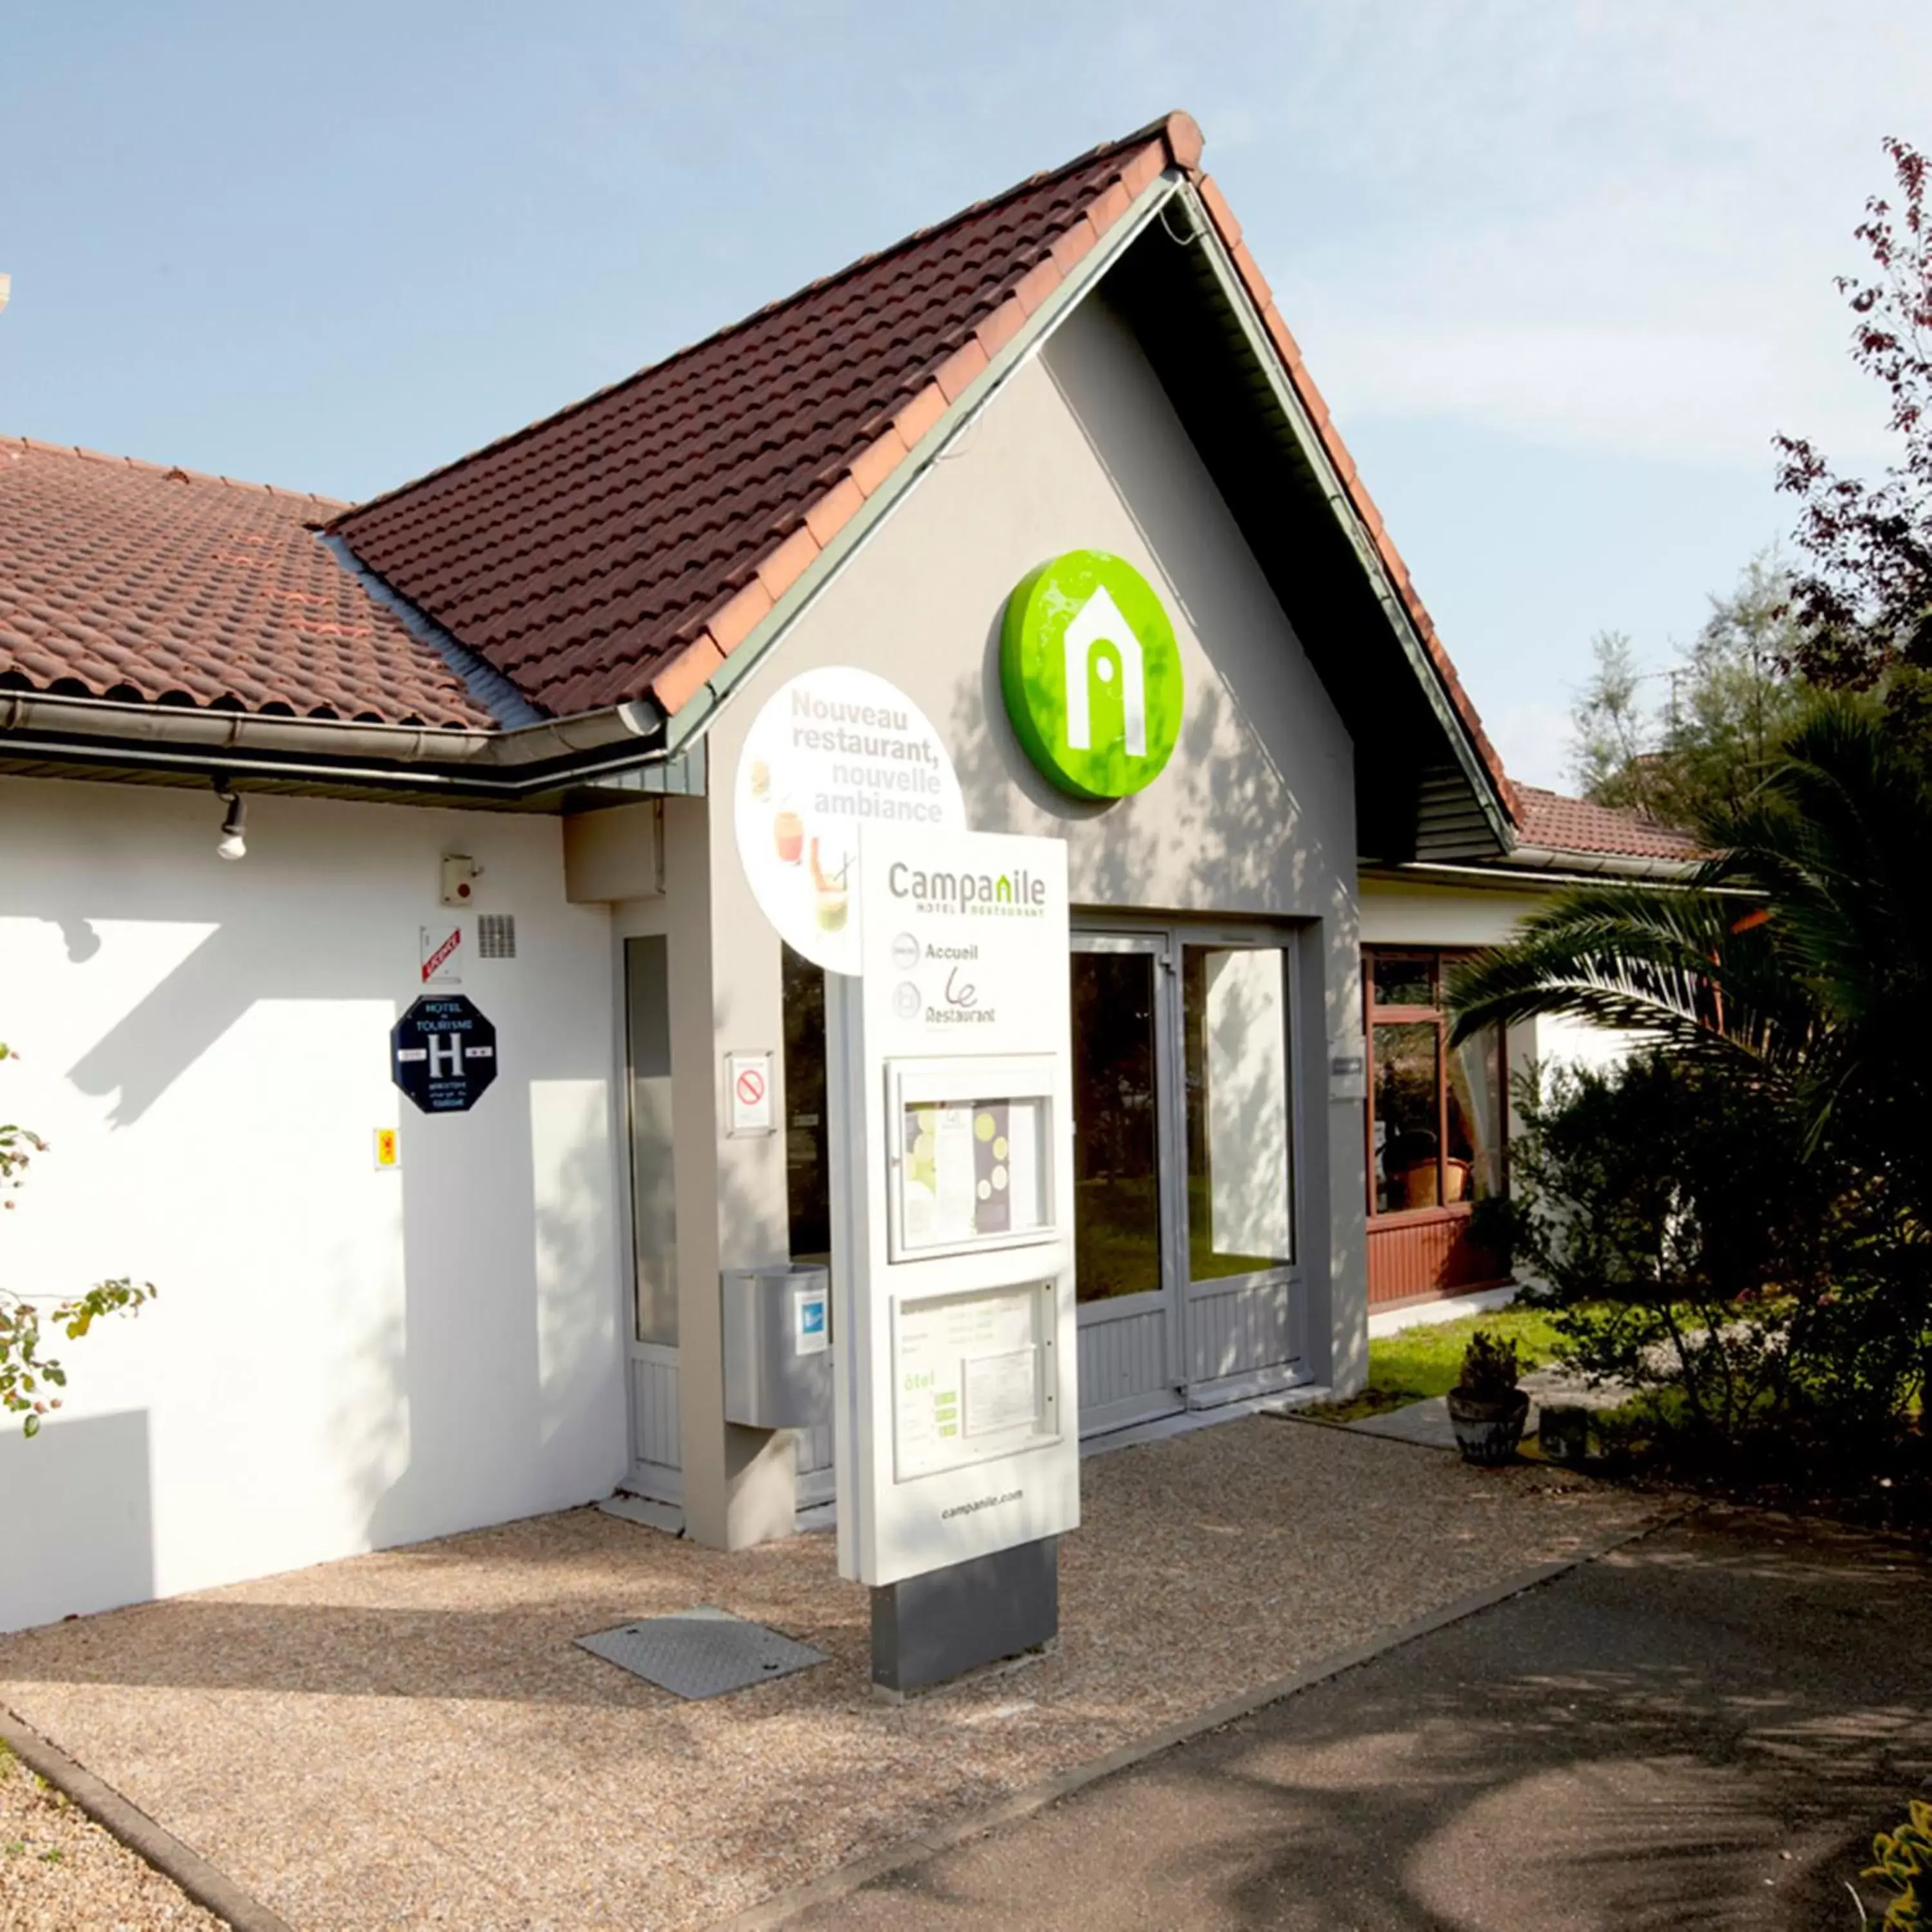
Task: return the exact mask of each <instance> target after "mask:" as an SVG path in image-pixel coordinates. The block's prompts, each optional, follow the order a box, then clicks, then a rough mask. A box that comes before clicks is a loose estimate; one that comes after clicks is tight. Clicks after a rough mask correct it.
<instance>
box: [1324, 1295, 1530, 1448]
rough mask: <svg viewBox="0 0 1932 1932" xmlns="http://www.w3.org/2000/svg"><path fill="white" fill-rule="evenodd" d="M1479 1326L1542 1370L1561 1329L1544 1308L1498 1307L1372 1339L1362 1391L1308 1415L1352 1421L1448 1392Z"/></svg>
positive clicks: (1454, 1383) (1527, 1362)
mask: <svg viewBox="0 0 1932 1932" xmlns="http://www.w3.org/2000/svg"><path fill="white" fill-rule="evenodd" d="M1478 1328H1481V1329H1485V1330H1487V1331H1488V1332H1489V1333H1490V1334H1492V1335H1494V1336H1496V1337H1498V1338H1499V1340H1506V1341H1513V1342H1514V1343H1516V1345H1517V1353H1518V1355H1520V1357H1521V1358H1522V1359H1523V1366H1524V1367H1525V1368H1526V1369H1529V1368H1541V1367H1543V1366H1544V1364H1546V1363H1547V1362H1550V1361H1554V1360H1555V1358H1556V1329H1555V1328H1554V1327H1553V1325H1552V1324H1551V1322H1550V1316H1549V1314H1548V1313H1547V1311H1546V1310H1543V1309H1541V1308H1497V1309H1492V1310H1490V1313H1487V1315H1466V1316H1463V1318H1462V1319H1461V1320H1460V1321H1457V1322H1429V1323H1427V1324H1425V1325H1423V1326H1421V1327H1419V1328H1405V1329H1403V1331H1401V1333H1400V1334H1395V1335H1384V1336H1380V1337H1375V1338H1373V1339H1372V1340H1370V1343H1369V1382H1368V1386H1367V1388H1365V1389H1364V1390H1363V1391H1362V1392H1361V1394H1360V1395H1358V1396H1355V1397H1352V1398H1351V1399H1350V1400H1349V1401H1347V1402H1337V1403H1325V1404H1323V1405H1322V1406H1321V1407H1320V1408H1319V1409H1307V1410H1304V1412H1303V1413H1304V1414H1305V1415H1309V1416H1311V1417H1313V1418H1316V1419H1317V1420H1319V1421H1323V1422H1353V1421H1355V1420H1356V1418H1358V1417H1359V1416H1364V1415H1382V1413H1383V1412H1385V1411H1386V1410H1388V1409H1400V1408H1402V1407H1403V1406H1404V1405H1405V1404H1406V1403H1412V1402H1422V1401H1424V1400H1427V1398H1428V1397H1430V1396H1435V1395H1447V1394H1448V1393H1449V1391H1451V1389H1452V1388H1454V1387H1455V1386H1456V1382H1457V1375H1458V1373H1459V1372H1460V1370H1461V1368H1462V1366H1463V1350H1464V1349H1466V1348H1467V1347H1468V1346H1469V1337H1471V1336H1472V1335H1473V1334H1475V1332H1476V1331H1477V1330H1478Z"/></svg>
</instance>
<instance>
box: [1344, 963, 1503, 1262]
mask: <svg viewBox="0 0 1932 1932" xmlns="http://www.w3.org/2000/svg"><path fill="white" fill-rule="evenodd" d="M1476 950H1477V949H1476V948H1475V947H1448V946H1401V945H1395V946H1364V947H1363V948H1362V1034H1363V1042H1364V1064H1365V1065H1366V1067H1367V1070H1368V1080H1367V1088H1368V1096H1367V1105H1366V1106H1364V1109H1363V1122H1362V1136H1363V1149H1364V1172H1365V1175H1366V1179H1367V1187H1366V1190H1365V1191H1366V1193H1367V1205H1368V1219H1369V1222H1370V1225H1371V1226H1375V1227H1388V1226H1418V1225H1421V1224H1423V1223H1428V1222H1436V1221H1458V1220H1467V1219H1468V1218H1469V1215H1470V1214H1472V1212H1473V1211H1474V1210H1475V1205H1476V1203H1475V1193H1474V1190H1473V1187H1472V1191H1471V1193H1470V1195H1469V1197H1468V1198H1466V1199H1463V1200H1461V1201H1449V1202H1445V1200H1444V1199H1443V1196H1444V1194H1445V1192H1446V1187H1447V1182H1448V1166H1447V1163H1448V1159H1449V1090H1450V1071H1449V1052H1450V1048H1449V1019H1448V1011H1447V1010H1446V1008H1445V1006H1444V1004H1443V1001H1442V985H1443V979H1444V976H1445V974H1447V972H1448V970H1449V968H1451V966H1453V965H1457V964H1458V963H1459V962H1461V961H1463V960H1465V959H1469V958H1471V957H1472V956H1473V954H1474V953H1475V951H1476ZM1383 960H1403V961H1415V962H1427V965H1428V967H1429V969H1430V983H1431V984H1432V986H1433V989H1434V990H1435V995H1436V998H1435V1001H1434V1003H1433V1004H1431V1005H1429V1006H1417V1005H1413V1004H1403V1005H1391V1006H1384V1005H1382V1004H1381V1003H1380V1002H1379V1001H1378V1000H1377V998H1376V965H1377V964H1378V963H1379V962H1381V961H1383ZM1378 1026H1431V1027H1433V1028H1434V1029H1435V1033H1436V1201H1435V1204H1434V1205H1433V1206H1430V1207H1426V1208H1390V1209H1387V1210H1384V1209H1382V1208H1378V1207H1377V1206H1376V1028H1377V1027H1378ZM1496 1032H1497V1034H1498V1039H1497V1043H1496V1079H1497V1084H1498V1087H1499V1092H1498V1094H1497V1095H1496V1101H1497V1112H1496V1120H1497V1123H1498V1126H1499V1130H1500V1145H1499V1147H1498V1148H1497V1150H1496V1179H1497V1186H1498V1192H1499V1194H1500V1195H1501V1196H1504V1197H1505V1198H1506V1197H1507V1196H1508V1193H1509V1186H1510V1172H1509V1157H1510V1108H1509V1033H1508V1029H1507V1028H1502V1027H1499V1028H1497V1029H1496Z"/></svg>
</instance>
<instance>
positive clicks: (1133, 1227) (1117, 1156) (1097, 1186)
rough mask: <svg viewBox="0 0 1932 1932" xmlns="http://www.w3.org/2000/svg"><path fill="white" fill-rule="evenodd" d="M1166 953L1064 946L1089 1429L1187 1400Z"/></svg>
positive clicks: (1157, 938) (1112, 943)
mask: <svg viewBox="0 0 1932 1932" xmlns="http://www.w3.org/2000/svg"><path fill="white" fill-rule="evenodd" d="M1071 971H1072V974H1073V1134H1074V1142H1073V1259H1074V1279H1075V1283H1076V1291H1077V1294H1078V1297H1079V1310H1080V1343H1079V1346H1080V1426H1081V1427H1082V1430H1083V1431H1085V1432H1087V1433H1093V1432H1094V1431H1095V1430H1106V1429H1118V1428H1122V1427H1125V1426H1126V1425H1127V1424H1130V1423H1133V1422H1141V1421H1148V1420H1150V1419H1151V1418H1154V1417H1155V1416H1158V1415H1167V1414H1170V1413H1172V1412H1173V1411H1175V1410H1176V1409H1180V1408H1181V1407H1183V1406H1184V1396H1183V1394H1182V1391H1181V1374H1180V1370H1179V1362H1180V1352H1179V1344H1180V1341H1181V1336H1180V1331H1179V1324H1178V1319H1177V1313H1176V1311H1177V1307H1178V1296H1177V1292H1176V1291H1177V1287H1178V1270H1177V1268H1176V1259H1177V1257H1176V1256H1175V1252H1174V1250H1175V1242H1176V1238H1177V1235H1178V1227H1177V1226H1176V1222H1175V1203H1174V1202H1172V1199H1170V1198H1169V1196H1170V1193H1171V1190H1172V1176H1173V1172H1174V1156H1175V1145H1176V1143H1175V1119H1174V1109H1173V1104H1172V1087H1173V1080H1172V1071H1171V1070H1172V1066H1173V1064H1174V1052H1175V1042H1174V1039H1173V1023H1172V1011H1171V1008H1172V1001H1170V1000H1169V998H1167V989H1166V980H1167V979H1168V978H1169V976H1170V966H1169V945H1168V941H1167V939H1166V936H1165V935H1157V934H1139V933H1076V934H1075V935H1074V938H1073V962H1072V966H1071Z"/></svg>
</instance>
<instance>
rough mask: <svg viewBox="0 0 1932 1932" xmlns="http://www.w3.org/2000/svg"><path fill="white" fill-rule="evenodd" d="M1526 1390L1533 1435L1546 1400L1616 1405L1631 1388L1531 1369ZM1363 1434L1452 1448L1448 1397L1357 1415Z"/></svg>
mask: <svg viewBox="0 0 1932 1932" xmlns="http://www.w3.org/2000/svg"><path fill="white" fill-rule="evenodd" d="M1522 1386H1523V1388H1525V1389H1526V1390H1527V1391H1529V1416H1528V1417H1527V1418H1526V1420H1525V1421H1524V1423H1523V1435H1524V1436H1525V1438H1526V1439H1527V1438H1529V1437H1530V1436H1534V1435H1535V1433H1536V1431H1537V1429H1538V1425H1539V1424H1540V1423H1541V1420H1542V1416H1543V1405H1544V1403H1547V1402H1565V1403H1575V1404H1577V1406H1580V1407H1581V1408H1584V1409H1615V1408H1616V1407H1617V1406H1619V1404H1620V1403H1625V1402H1627V1401H1628V1400H1629V1399H1630V1394H1631V1391H1629V1390H1628V1389H1627V1388H1621V1387H1619V1386H1618V1385H1616V1384H1615V1383H1613V1384H1611V1385H1610V1386H1608V1387H1607V1388H1591V1387H1590V1385H1589V1383H1588V1382H1586V1381H1585V1380H1584V1379H1583V1377H1582V1376H1579V1375H1574V1374H1571V1373H1569V1372H1568V1371H1567V1370H1563V1369H1557V1368H1550V1369H1537V1370H1532V1372H1531V1373H1529V1375H1526V1376H1524V1377H1523V1382H1522ZM1347 1427H1349V1428H1351V1429H1358V1430H1361V1433H1363V1434H1364V1436H1387V1437H1388V1439H1389V1440H1390V1441H1391V1442H1416V1443H1420V1444H1421V1445H1422V1446H1423V1447H1424V1448H1426V1449H1453V1448H1455V1446H1456V1430H1455V1426H1454V1424H1452V1423H1451V1421H1450V1420H1449V1398H1448V1397H1447V1396H1446V1395H1436V1396H1430V1397H1428V1398H1427V1400H1424V1401H1422V1402H1412V1403H1405V1404H1404V1405H1403V1406H1402V1407H1401V1408H1400V1409H1390V1410H1389V1411H1388V1412H1387V1413H1386V1414H1385V1415H1364V1416H1358V1418H1356V1419H1355V1421H1353V1422H1352V1423H1349V1424H1348V1425H1347Z"/></svg>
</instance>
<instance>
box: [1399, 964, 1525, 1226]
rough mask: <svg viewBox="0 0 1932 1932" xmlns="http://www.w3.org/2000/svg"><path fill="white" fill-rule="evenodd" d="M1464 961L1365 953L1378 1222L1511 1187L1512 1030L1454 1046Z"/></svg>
mask: <svg viewBox="0 0 1932 1932" xmlns="http://www.w3.org/2000/svg"><path fill="white" fill-rule="evenodd" d="M1454 957H1455V956H1454V955H1453V954H1445V953H1438V952H1421V951H1413V950H1405V951H1401V952H1397V951H1394V950H1374V951H1371V950H1368V949H1366V948H1365V949H1364V954H1363V961H1364V968H1365V969H1366V970H1365V972H1364V978H1365V979H1366V980H1367V999H1368V1034H1369V1076H1370V1077H1369V1211H1370V1214H1410V1213H1413V1212H1415V1211H1417V1210H1418V1209H1430V1208H1433V1209H1437V1210H1444V1209H1448V1210H1452V1211H1453V1210H1455V1209H1458V1208H1467V1207H1468V1205H1469V1203H1470V1202H1472V1201H1478V1200H1481V1199H1484V1197H1485V1196H1488V1195H1491V1194H1500V1193H1502V1192H1503V1191H1504V1190H1505V1187H1506V1185H1507V1180H1508V1176H1507V1173H1506V1169H1505V1156H1506V1153H1507V1139H1508V1087H1507V1085H1506V1079H1507V1075H1506V1062H1507V1057H1506V1055H1505V1052H1504V1041H1503V1037H1502V1029H1501V1028H1490V1029H1488V1030H1487V1031H1485V1032H1484V1033H1482V1034H1479V1035H1478V1036H1477V1037H1476V1038H1475V1039H1474V1040H1467V1041H1466V1042H1465V1043H1463V1045H1462V1046H1457V1047H1452V1046H1450V1044H1449V1024H1448V1017H1447V1016H1446V1015H1445V1013H1444V1011H1443V1007H1442V999H1443V980H1444V974H1445V968H1446V967H1447V965H1448V964H1449V963H1451V962H1452V961H1453V960H1454Z"/></svg>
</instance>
